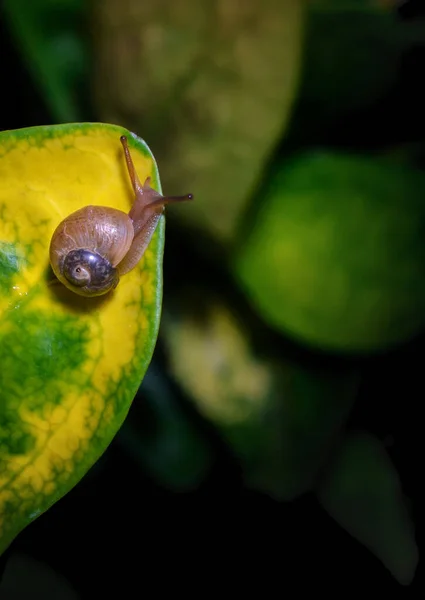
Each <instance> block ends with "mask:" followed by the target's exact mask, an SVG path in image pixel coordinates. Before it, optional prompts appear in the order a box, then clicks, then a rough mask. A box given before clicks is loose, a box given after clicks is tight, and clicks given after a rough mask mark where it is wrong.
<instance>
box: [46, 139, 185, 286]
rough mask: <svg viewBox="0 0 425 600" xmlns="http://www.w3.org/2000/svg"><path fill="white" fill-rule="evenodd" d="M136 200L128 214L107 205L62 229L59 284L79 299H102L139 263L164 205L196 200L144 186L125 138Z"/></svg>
mask: <svg viewBox="0 0 425 600" xmlns="http://www.w3.org/2000/svg"><path fill="white" fill-rule="evenodd" d="M121 143H122V145H123V148H124V154H125V158H126V163H127V168H128V173H129V176H130V179H131V183H132V186H133V190H134V193H135V200H134V203H133V206H132V207H131V209H130V211H129V213H128V214H127V213H125V212H123V211H120V210H118V209H116V208H112V207H106V206H85V207H84V208H80V209H79V210H77V211H75V212H74V213H72V214H71V215H69V216H68V217H67V218H66V219H64V220H63V221H62V222H61V223H59V225H58V226H57V228H56V230H55V231H54V233H53V236H52V239H51V242H50V264H51V267H52V269H53V272H54V274H55V275H56V277H57V279H58V280H59V281H60V282H61V283H62V284H63V285H65V287H67V288H68V289H70V290H72V291H73V292H75V293H76V294H78V295H80V296H86V297H89V296H101V295H103V294H106V293H108V292H110V291H111V290H113V289H115V288H116V287H117V285H118V283H119V280H120V277H121V276H122V275H125V274H126V273H128V272H129V271H131V270H132V269H133V268H134V267H135V266H136V265H137V264H138V263H139V261H140V259H141V258H142V256H143V254H144V253H145V250H146V248H147V247H148V245H149V242H150V240H151V238H152V235H153V233H154V231H155V229H156V226H157V224H158V221H159V218H160V216H161V214H162V212H163V210H164V206H165V204H167V203H170V202H177V201H182V200H191V199H192V195H191V194H188V195H186V196H168V197H164V196H162V195H161V194H160V193H159V192H157V191H156V190H154V189H153V188H151V187H150V185H149V184H150V180H149V178H148V179H147V180H146V181H145V183H144V185H141V184H140V181H139V179H138V177H137V174H136V172H135V170H134V165H133V162H132V159H131V155H130V151H129V149H128V145H127V138H126V137H125V136H122V137H121Z"/></svg>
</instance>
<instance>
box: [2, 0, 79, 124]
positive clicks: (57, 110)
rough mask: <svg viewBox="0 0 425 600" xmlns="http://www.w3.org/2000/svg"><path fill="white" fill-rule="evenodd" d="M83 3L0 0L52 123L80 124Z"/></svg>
mask: <svg viewBox="0 0 425 600" xmlns="http://www.w3.org/2000/svg"><path fill="white" fill-rule="evenodd" d="M85 7H86V4H85V2H84V0H31V1H30V2H28V1H27V0H4V2H3V9H4V14H5V16H6V19H7V23H8V25H9V28H10V31H11V33H12V35H13V38H14V40H15V44H16V46H17V48H18V50H19V51H20V52H21V53H22V56H23V59H24V61H25V62H26V64H27V65H28V69H29V72H30V73H31V75H32V77H33V79H34V81H35V84H36V86H38V87H39V89H40V93H41V95H42V97H43V99H44V101H45V102H46V104H47V107H48V108H49V110H50V111H51V113H52V120H53V121H56V122H61V123H65V122H75V121H80V120H83V119H84V115H82V108H81V104H80V98H79V94H80V93H81V90H82V89H84V85H85V86H87V80H88V67H89V63H88V55H87V48H86V45H85V41H84V39H83V22H84V11H85Z"/></svg>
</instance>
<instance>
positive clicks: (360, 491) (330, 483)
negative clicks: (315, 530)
mask: <svg viewBox="0 0 425 600" xmlns="http://www.w3.org/2000/svg"><path fill="white" fill-rule="evenodd" d="M317 495H318V498H319V500H320V502H321V504H322V506H323V508H324V509H325V510H326V511H327V512H328V513H329V514H330V515H331V517H333V518H334V519H335V520H336V521H337V522H338V523H339V524H340V525H341V527H343V528H344V529H346V530H347V531H348V532H349V533H350V534H351V535H352V536H353V537H354V538H356V539H357V540H358V541H359V542H361V543H362V544H364V545H365V546H366V547H367V548H369V550H370V551H371V552H372V553H373V554H374V555H375V556H377V557H378V558H379V559H380V560H381V561H382V563H383V564H384V565H385V566H386V568H387V569H388V570H389V571H390V572H391V573H392V574H393V576H394V577H395V578H396V579H397V581H398V582H399V583H401V584H403V585H408V584H410V583H411V582H412V580H413V577H414V574H415V571H416V567H417V564H418V549H417V546H416V541H415V536H414V529H413V524H412V522H411V519H410V516H409V513H408V510H407V508H406V506H405V502H404V499H403V493H402V490H401V485H400V480H399V477H398V475H397V472H396V470H395V468H394V466H393V465H392V463H391V461H390V459H389V457H388V456H387V453H386V451H385V449H384V447H383V446H382V444H381V442H380V441H379V440H378V439H376V438H375V437H373V436H371V435H369V434H360V433H352V434H350V435H349V436H348V437H347V439H346V440H345V441H344V443H343V445H342V447H341V448H340V450H339V451H338V453H337V456H336V459H335V462H334V464H333V465H332V467H331V469H330V470H329V472H328V473H327V474H326V475H325V477H324V479H323V481H322V483H321V484H320V486H319V487H318V490H317Z"/></svg>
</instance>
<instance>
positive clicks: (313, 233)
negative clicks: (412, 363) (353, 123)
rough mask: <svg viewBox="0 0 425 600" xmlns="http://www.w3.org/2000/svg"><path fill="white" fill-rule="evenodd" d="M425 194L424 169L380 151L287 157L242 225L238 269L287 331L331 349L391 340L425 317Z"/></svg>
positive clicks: (367, 347) (379, 346) (402, 337)
mask: <svg viewBox="0 0 425 600" xmlns="http://www.w3.org/2000/svg"><path fill="white" fill-rule="evenodd" d="M424 196H425V175H424V174H423V172H422V171H420V170H414V169H413V168H407V167H398V168H397V167H396V165H389V164H387V163H386V162H383V161H382V160H379V159H378V158H376V157H373V156H369V157H363V156H356V155H353V154H351V155H344V154H342V153H339V154H331V153H329V152H315V153H308V154H303V155H301V156H295V157H292V158H291V159H287V160H285V161H284V163H283V164H282V165H281V167H280V168H279V167H277V168H276V173H275V174H273V175H272V176H271V177H270V179H269V182H268V183H267V184H266V185H265V187H264V190H263V193H262V201H261V205H260V206H258V207H256V208H257V210H256V211H255V212H256V216H255V219H254V218H253V224H252V226H251V227H250V228H249V231H246V232H245V231H244V232H242V233H241V238H242V239H243V240H244V242H243V243H241V245H240V250H239V251H238V252H237V253H236V258H235V273H236V275H237V277H238V278H239V280H240V281H241V285H242V286H243V287H244V289H245V291H246V293H247V294H248V296H249V297H250V299H251V300H252V302H253V303H254V304H255V306H256V308H257V309H258V310H259V311H260V312H261V314H262V315H263V316H264V318H265V319H266V320H267V321H269V322H270V323H271V324H272V325H273V326H274V327H276V328H278V329H281V330H282V331H283V332H285V333H286V332H289V334H290V335H294V336H296V337H298V338H300V339H301V340H302V341H304V342H306V343H307V344H311V345H315V346H317V347H319V348H325V349H331V350H339V351H349V352H364V351H366V352H367V351H375V350H383V349H387V348H388V347H389V346H392V345H395V344H397V343H400V342H404V341H406V340H407V339H409V338H411V337H413V336H415V335H416V334H417V333H418V332H419V331H421V329H423V327H424V326H425V317H424V315H425V245H424V242H423V239H424V237H423V234H424V231H425V204H424V202H423V197H424ZM421 282H424V283H421Z"/></svg>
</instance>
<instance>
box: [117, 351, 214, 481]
mask: <svg viewBox="0 0 425 600" xmlns="http://www.w3.org/2000/svg"><path fill="white" fill-rule="evenodd" d="M117 441H118V442H119V443H120V444H121V445H123V446H124V447H125V448H126V451H127V452H128V453H129V454H131V455H132V456H133V458H135V459H136V460H137V461H138V462H139V463H140V464H141V465H142V466H143V468H144V469H146V470H147V471H148V472H149V473H150V475H151V477H153V478H154V479H155V480H156V481H157V482H158V483H159V484H160V485H161V486H163V487H166V488H168V489H171V490H172V491H178V492H186V491H191V490H194V489H197V488H198V487H199V485H200V484H201V483H202V482H203V481H204V479H205V477H206V476H207V474H208V471H209V469H210V467H211V466H212V462H213V452H212V449H211V447H210V446H209V444H208V441H207V440H205V438H204V437H203V436H202V433H201V432H199V431H197V429H196V426H195V425H194V424H193V423H192V422H191V421H190V419H189V418H188V416H187V415H186V414H185V413H184V411H183V410H182V408H181V407H180V406H179V403H178V400H177V399H176V398H175V396H174V395H173V392H172V390H171V389H170V385H169V383H168V382H167V379H166V376H165V374H164V373H163V372H162V371H161V369H160V368H159V367H158V366H157V365H156V363H155V361H154V362H153V363H151V365H150V368H149V369H148V371H147V373H146V376H145V378H144V380H143V384H142V387H141V390H140V393H139V395H138V397H137V399H136V406H133V410H132V413H131V415H130V418H129V419H127V421H126V422H125V423H124V425H123V426H122V428H121V430H120V432H119V434H118V436H117Z"/></svg>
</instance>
